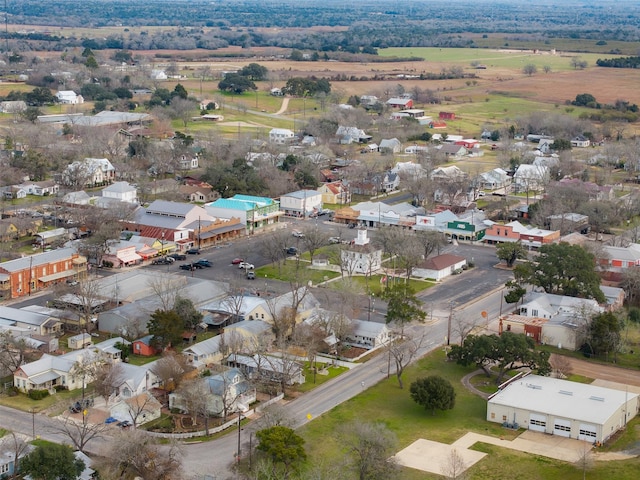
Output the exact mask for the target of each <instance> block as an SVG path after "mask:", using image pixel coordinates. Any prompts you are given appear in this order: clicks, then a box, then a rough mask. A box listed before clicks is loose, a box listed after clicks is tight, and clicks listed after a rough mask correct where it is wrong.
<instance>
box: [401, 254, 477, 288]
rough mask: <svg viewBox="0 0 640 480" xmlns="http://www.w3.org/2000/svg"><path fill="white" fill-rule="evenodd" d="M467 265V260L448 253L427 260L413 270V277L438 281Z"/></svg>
mask: <svg viewBox="0 0 640 480" xmlns="http://www.w3.org/2000/svg"><path fill="white" fill-rule="evenodd" d="M466 264H467V259H466V258H464V257H460V256H458V255H451V254H448V253H445V254H442V255H438V256H436V257H432V258H428V259H426V260H424V261H423V262H422V263H421V264H419V265H418V266H417V267H415V268H414V269H413V271H412V272H411V273H412V275H413V276H415V277H418V278H429V279H432V280H436V281H440V280H443V279H445V278H447V277H448V276H450V275H453V274H454V273H455V272H457V271H460V270H461V269H462V268H464V266H465V265H466Z"/></svg>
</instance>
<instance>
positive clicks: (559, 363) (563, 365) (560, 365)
mask: <svg viewBox="0 0 640 480" xmlns="http://www.w3.org/2000/svg"><path fill="white" fill-rule="evenodd" d="M550 363H551V367H552V368H553V370H554V372H555V374H556V377H558V378H567V377H568V376H569V375H571V371H572V368H571V360H569V358H568V357H565V356H564V355H558V354H556V353H554V354H553V355H551V361H550Z"/></svg>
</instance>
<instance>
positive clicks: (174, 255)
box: [167, 253, 187, 260]
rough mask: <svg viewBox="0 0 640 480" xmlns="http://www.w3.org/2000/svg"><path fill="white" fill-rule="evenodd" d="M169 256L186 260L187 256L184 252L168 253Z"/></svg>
mask: <svg viewBox="0 0 640 480" xmlns="http://www.w3.org/2000/svg"><path fill="white" fill-rule="evenodd" d="M167 257H169V258H173V259H174V260H186V259H187V256H186V255H185V254H184V253H171V254H169V255H167Z"/></svg>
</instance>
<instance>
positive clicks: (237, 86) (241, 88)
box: [218, 73, 258, 95]
mask: <svg viewBox="0 0 640 480" xmlns="http://www.w3.org/2000/svg"><path fill="white" fill-rule="evenodd" d="M218 88H219V89H220V90H223V91H225V92H231V93H236V94H238V95H239V94H241V93H244V92H246V91H247V90H257V89H258V87H256V84H255V83H253V82H252V81H251V79H249V78H248V77H244V76H242V75H239V74H237V73H227V74H226V75H225V76H224V78H223V79H222V80H221V81H220V83H218Z"/></svg>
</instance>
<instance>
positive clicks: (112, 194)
mask: <svg viewBox="0 0 640 480" xmlns="http://www.w3.org/2000/svg"><path fill="white" fill-rule="evenodd" d="M102 196H103V197H104V198H113V199H114V200H117V201H120V202H128V203H138V190H137V189H136V187H134V186H133V185H131V184H129V182H115V183H112V184H111V185H109V186H108V187H105V188H103V189H102Z"/></svg>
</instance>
